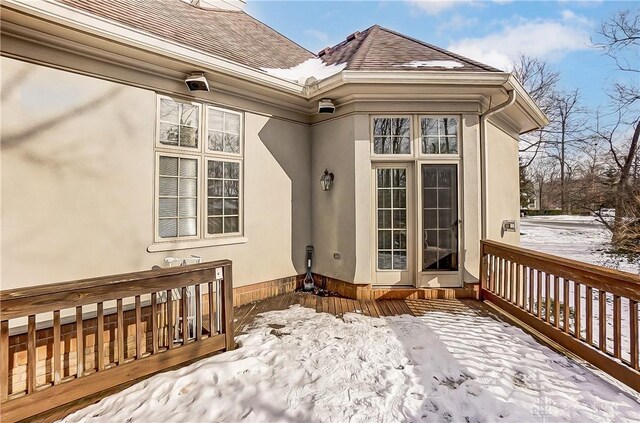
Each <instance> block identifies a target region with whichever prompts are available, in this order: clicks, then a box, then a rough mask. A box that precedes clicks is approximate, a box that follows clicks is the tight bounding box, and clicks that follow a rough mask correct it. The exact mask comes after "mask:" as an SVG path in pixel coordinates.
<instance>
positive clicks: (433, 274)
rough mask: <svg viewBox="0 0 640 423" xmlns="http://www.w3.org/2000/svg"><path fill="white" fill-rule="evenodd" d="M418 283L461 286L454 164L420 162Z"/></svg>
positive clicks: (456, 181) (455, 171)
mask: <svg viewBox="0 0 640 423" xmlns="http://www.w3.org/2000/svg"><path fill="white" fill-rule="evenodd" d="M419 173H420V203H421V205H420V218H419V222H418V226H419V233H420V237H421V240H420V241H421V242H420V247H419V248H418V258H419V263H420V268H419V272H418V281H417V282H418V283H417V285H418V286H421V287H431V286H433V287H447V286H460V283H461V273H460V238H459V235H460V223H461V222H462V221H461V220H460V217H459V205H458V203H459V200H458V198H459V197H458V194H459V193H458V165H457V164H421V165H420V172H419Z"/></svg>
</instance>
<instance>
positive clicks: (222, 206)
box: [156, 96, 243, 241]
mask: <svg viewBox="0 0 640 423" xmlns="http://www.w3.org/2000/svg"><path fill="white" fill-rule="evenodd" d="M203 109H204V110H205V113H202V110H203ZM157 134H158V138H157V143H156V154H157V164H156V178H157V179H156V184H157V188H156V200H157V203H156V204H157V205H156V239H157V240H158V241H166V240H170V239H179V238H186V239H199V238H200V239H202V238H205V237H208V236H228V235H239V234H241V233H242V196H241V192H242V161H243V157H242V115H241V114H240V113H237V112H233V111H230V110H222V109H218V108H214V107H211V106H203V105H202V104H199V103H191V102H188V101H181V100H175V99H172V98H169V97H165V96H159V101H158V132H157ZM201 134H206V141H205V140H204V139H203V136H202V135H201Z"/></svg>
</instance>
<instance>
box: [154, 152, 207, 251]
mask: <svg viewBox="0 0 640 423" xmlns="http://www.w3.org/2000/svg"><path fill="white" fill-rule="evenodd" d="M156 157H157V161H156V163H157V164H156V169H157V173H158V196H157V210H158V212H157V216H158V220H157V222H158V224H157V236H158V237H159V238H161V239H167V238H183V239H184V238H195V237H197V236H198V220H199V219H198V216H199V213H198V174H199V173H200V172H199V169H200V163H199V162H200V158H199V157H189V156H179V155H176V154H170V153H158V154H157V156H156Z"/></svg>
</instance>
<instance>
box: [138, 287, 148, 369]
mask: <svg viewBox="0 0 640 423" xmlns="http://www.w3.org/2000/svg"><path fill="white" fill-rule="evenodd" d="M135 304H136V360H140V359H141V358H142V350H143V348H144V346H145V345H146V342H143V341H145V339H144V338H145V337H144V334H143V332H142V308H141V306H140V295H136V297H135Z"/></svg>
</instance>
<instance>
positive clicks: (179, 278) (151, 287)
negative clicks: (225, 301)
mask: <svg viewBox="0 0 640 423" xmlns="http://www.w3.org/2000/svg"><path fill="white" fill-rule="evenodd" d="M230 265H231V261H230V260H218V261H211V262H206V263H199V264H192V265H188V266H176V267H167V268H162V269H156V270H144V271H140V272H131V273H123V274H119V275H110V276H100V277H95V278H89V279H82V280H78V281H69V282H59V283H52V284H47V285H40V286H36V287H26V288H18V289H8V290H3V291H0V319H1V320H7V319H11V318H15V317H21V316H26V315H30V314H37V313H44V312H48V311H53V310H59V309H63V308H71V307H76V306H80V305H86V304H93V303H96V302H103V301H109V300H115V299H118V298H124V297H129V296H135V295H144V294H149V293H151V292H158V291H162V290H165V289H172V288H180V287H183V286H188V285H195V284H197V283H204V282H207V281H211V280H214V279H215V269H216V268H219V267H226V266H230Z"/></svg>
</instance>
